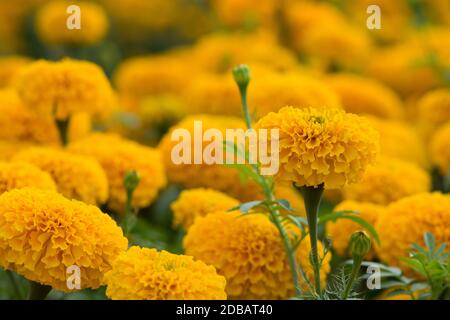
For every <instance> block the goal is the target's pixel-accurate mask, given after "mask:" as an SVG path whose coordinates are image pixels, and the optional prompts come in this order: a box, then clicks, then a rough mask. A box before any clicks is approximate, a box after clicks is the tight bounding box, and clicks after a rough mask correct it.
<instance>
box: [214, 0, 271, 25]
mask: <svg viewBox="0 0 450 320" xmlns="http://www.w3.org/2000/svg"><path fill="white" fill-rule="evenodd" d="M211 5H212V8H213V10H214V12H215V13H216V14H217V16H218V18H219V19H220V21H221V22H223V23H224V24H225V25H226V26H229V27H235V28H236V27H243V26H245V25H248V24H252V25H255V26H259V25H265V26H270V25H272V23H273V22H274V21H273V20H274V18H275V12H276V9H277V8H278V3H277V1H273V0H262V1H261V0H259V1H258V0H250V1H241V0H227V1H222V0H213V1H212V2H211Z"/></svg>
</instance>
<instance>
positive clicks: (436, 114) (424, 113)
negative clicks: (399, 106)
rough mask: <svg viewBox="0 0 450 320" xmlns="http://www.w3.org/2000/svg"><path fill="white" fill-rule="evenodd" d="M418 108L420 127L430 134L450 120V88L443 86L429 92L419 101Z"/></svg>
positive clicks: (426, 133)
mask: <svg viewBox="0 0 450 320" xmlns="http://www.w3.org/2000/svg"><path fill="white" fill-rule="evenodd" d="M416 109H417V119H418V121H419V124H420V127H421V129H422V131H423V133H424V134H425V136H429V135H430V134H431V133H432V132H433V131H435V130H436V129H437V128H438V127H439V126H441V125H443V124H444V123H446V122H448V121H450V90H449V89H444V88H442V89H436V90H432V91H429V92H427V93H426V94H425V95H424V96H422V97H421V98H420V99H419V100H418V101H417V106H416Z"/></svg>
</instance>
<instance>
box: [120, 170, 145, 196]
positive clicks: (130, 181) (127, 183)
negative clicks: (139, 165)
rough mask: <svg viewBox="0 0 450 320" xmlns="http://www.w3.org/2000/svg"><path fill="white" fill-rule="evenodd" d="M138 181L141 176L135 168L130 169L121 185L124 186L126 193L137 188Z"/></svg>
mask: <svg viewBox="0 0 450 320" xmlns="http://www.w3.org/2000/svg"><path fill="white" fill-rule="evenodd" d="M140 181H141V177H139V174H138V173H137V172H136V171H135V170H131V171H128V172H127V173H126V174H125V178H124V179H123V186H124V187H125V190H126V191H127V193H132V192H133V191H134V190H135V189H136V188H137V186H138V185H139V182H140Z"/></svg>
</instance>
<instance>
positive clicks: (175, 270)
mask: <svg viewBox="0 0 450 320" xmlns="http://www.w3.org/2000/svg"><path fill="white" fill-rule="evenodd" d="M105 280H106V284H107V289H106V295H107V296H108V297H109V298H111V299H113V300H128V299H132V300H224V299H226V297H227V296H226V294H225V290H224V289H225V279H224V278H223V277H222V276H220V275H218V274H217V273H216V270H215V269H214V267H212V266H208V265H206V264H205V263H203V262H202V261H195V260H194V259H193V258H192V257H189V256H184V255H176V254H172V253H169V252H167V251H157V250H156V249H148V248H139V247H131V248H130V249H128V251H126V252H123V253H122V254H121V255H120V256H119V257H118V258H117V259H116V260H115V261H114V263H113V265H112V269H111V271H108V272H107V273H106V274H105Z"/></svg>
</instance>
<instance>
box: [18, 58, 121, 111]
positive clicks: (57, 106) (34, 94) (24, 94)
mask: <svg viewBox="0 0 450 320" xmlns="http://www.w3.org/2000/svg"><path fill="white" fill-rule="evenodd" d="M13 82H14V86H15V88H16V90H17V92H18V94H19V97H20V98H21V99H22V101H23V103H24V104H25V105H26V106H27V107H28V108H30V109H31V110H33V111H34V112H36V113H37V114H39V115H41V116H47V117H55V118H56V119H58V120H66V119H68V118H69V117H70V116H72V115H73V114H74V113H80V112H85V113H87V114H89V115H91V116H93V117H95V118H106V117H108V116H109V115H110V114H111V112H112V111H113V110H114V108H115V99H116V97H115V94H114V92H113V90H112V88H111V85H110V83H109V80H108V78H107V77H106V75H105V74H104V72H103V71H102V70H101V69H100V67H99V66H97V65H95V64H93V63H91V62H87V61H79V60H72V59H64V60H61V61H57V62H51V61H46V60H39V61H37V62H34V63H31V64H29V65H28V66H26V67H24V68H23V69H21V71H20V72H19V73H18V75H17V76H16V77H15V79H14V81H13Z"/></svg>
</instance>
